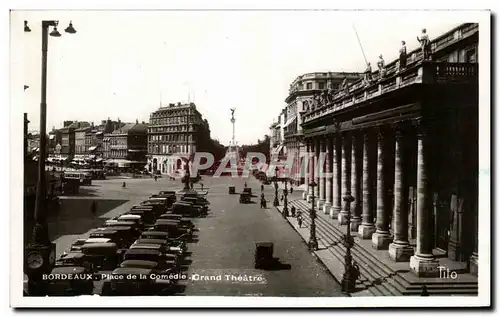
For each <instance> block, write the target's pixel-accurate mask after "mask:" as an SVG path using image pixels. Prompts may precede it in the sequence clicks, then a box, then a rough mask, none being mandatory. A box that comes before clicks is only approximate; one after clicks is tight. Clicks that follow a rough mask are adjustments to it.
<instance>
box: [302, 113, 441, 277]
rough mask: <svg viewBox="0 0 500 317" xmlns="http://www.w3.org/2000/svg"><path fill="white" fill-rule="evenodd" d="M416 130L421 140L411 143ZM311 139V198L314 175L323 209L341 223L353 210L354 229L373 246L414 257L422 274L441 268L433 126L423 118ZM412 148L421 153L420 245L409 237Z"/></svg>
mask: <svg viewBox="0 0 500 317" xmlns="http://www.w3.org/2000/svg"><path fill="white" fill-rule="evenodd" d="M415 134H416V135H417V138H416V139H417V141H416V142H417V144H416V146H413V147H407V146H408V143H409V142H412V141H413V140H414V137H413V136H414V135H415ZM306 145H307V152H308V153H313V155H312V157H311V158H310V159H309V164H308V166H309V175H305V180H306V184H307V185H306V186H307V189H306V193H307V194H306V195H305V197H304V198H305V199H307V200H308V201H310V200H311V197H312V195H313V193H312V191H311V188H310V186H309V183H310V182H311V180H314V182H315V183H316V184H317V185H318V186H316V187H315V188H314V191H315V192H314V196H315V197H316V198H319V199H317V206H316V207H318V208H319V210H320V212H321V211H322V212H324V213H325V214H329V215H330V217H331V218H333V219H336V220H338V222H339V224H341V225H346V224H347V217H348V215H349V213H350V214H351V227H350V230H351V231H353V232H357V234H358V236H359V237H360V238H361V239H371V240H372V246H373V248H375V249H378V250H388V252H389V255H390V257H391V258H392V259H393V260H394V261H397V262H407V261H409V262H410V269H411V270H412V271H413V272H415V273H416V274H417V275H419V276H436V275H437V274H438V262H437V261H436V259H435V257H434V256H433V254H432V248H433V240H432V239H433V236H432V229H431V228H432V227H431V226H432V223H431V221H432V208H433V206H432V194H431V191H430V186H429V183H430V180H429V168H430V158H429V155H430V151H431V150H430V148H429V129H428V127H427V126H426V125H425V124H423V123H422V121H421V120H416V121H411V122H403V123H398V124H392V125H390V126H380V127H372V128H366V129H362V130H352V131H341V132H337V133H335V134H333V135H326V136H320V137H312V138H307V139H306ZM406 149H416V153H414V154H413V155H415V156H416V158H417V166H416V169H417V170H416V175H417V179H416V188H417V208H416V214H417V217H416V219H417V221H416V222H417V236H416V247H415V249H414V248H413V247H411V246H410V243H409V238H408V212H409V207H408V203H407V202H408V175H407V174H409V173H414V172H415V171H412V170H409V169H408V166H409V165H408V164H407V160H408V150H406ZM392 158H393V160H394V161H392ZM391 161H392V162H391ZM388 175H390V176H393V181H392V178H391V177H387V176H388ZM391 191H393V197H392V196H391V195H389V193H390V192H391ZM346 195H351V196H352V197H353V198H354V201H353V202H352V203H351V204H349V203H346V202H344V200H343V197H345V196H346ZM391 198H393V199H394V200H393V202H392V200H391ZM391 220H392V228H390V222H391ZM390 229H392V230H390Z"/></svg>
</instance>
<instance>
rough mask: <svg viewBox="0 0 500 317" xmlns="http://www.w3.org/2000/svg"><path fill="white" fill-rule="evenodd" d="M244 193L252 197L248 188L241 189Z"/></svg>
mask: <svg viewBox="0 0 500 317" xmlns="http://www.w3.org/2000/svg"><path fill="white" fill-rule="evenodd" d="M243 192H244V193H248V194H249V195H250V196H251V195H252V189H251V188H250V187H245V188H243Z"/></svg>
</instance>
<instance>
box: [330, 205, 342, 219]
mask: <svg viewBox="0 0 500 317" xmlns="http://www.w3.org/2000/svg"><path fill="white" fill-rule="evenodd" d="M339 212H340V208H339V207H335V206H332V208H330V218H332V219H337V217H338V215H339Z"/></svg>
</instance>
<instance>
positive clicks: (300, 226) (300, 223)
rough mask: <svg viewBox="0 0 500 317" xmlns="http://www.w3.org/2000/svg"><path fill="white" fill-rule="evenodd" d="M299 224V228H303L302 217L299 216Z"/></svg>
mask: <svg viewBox="0 0 500 317" xmlns="http://www.w3.org/2000/svg"><path fill="white" fill-rule="evenodd" d="M297 224H298V225H299V228H302V215H299V216H297Z"/></svg>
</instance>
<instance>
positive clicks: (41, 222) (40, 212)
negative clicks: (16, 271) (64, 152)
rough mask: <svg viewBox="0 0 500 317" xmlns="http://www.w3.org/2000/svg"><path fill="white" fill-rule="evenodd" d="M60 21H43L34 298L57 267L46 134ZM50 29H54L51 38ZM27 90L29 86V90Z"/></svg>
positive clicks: (28, 265) (29, 268)
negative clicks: (51, 59)
mask: <svg viewBox="0 0 500 317" xmlns="http://www.w3.org/2000/svg"><path fill="white" fill-rule="evenodd" d="M58 24H59V22H58V21H54V20H44V21H42V74H41V75H42V76H41V101H40V146H39V148H40V158H39V160H38V181H37V186H36V203H35V217H34V218H35V219H34V220H35V225H34V226H33V232H32V237H31V242H30V243H29V244H28V245H27V246H26V248H25V255H24V259H25V265H24V268H25V272H26V274H27V275H28V277H29V282H28V288H29V293H30V295H44V293H45V285H44V284H45V283H43V280H42V274H44V273H48V272H50V271H51V270H52V268H53V267H54V264H55V254H56V250H55V244H54V243H51V242H50V239H49V233H48V228H47V201H46V196H47V193H46V191H47V184H46V180H45V157H46V138H45V135H46V130H47V48H48V42H49V41H48V38H49V35H50V36H53V37H60V36H61V33H59V31H58V30H57V25H58ZM49 27H53V30H52V32H50V34H49ZM65 31H66V32H67V33H70V34H74V33H76V30H75V29H74V28H73V24H72V23H71V22H70V23H69V26H68V27H67V28H66V29H65ZM24 32H31V29H30V28H29V26H28V22H27V21H24ZM25 87H26V86H25Z"/></svg>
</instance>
